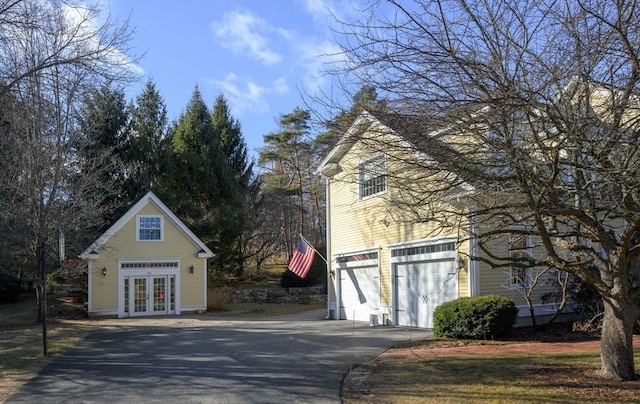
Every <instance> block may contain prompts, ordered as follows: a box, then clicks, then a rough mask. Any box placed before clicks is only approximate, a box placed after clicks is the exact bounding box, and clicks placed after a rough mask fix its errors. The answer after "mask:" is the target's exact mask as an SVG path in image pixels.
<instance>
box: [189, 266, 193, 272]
mask: <svg viewBox="0 0 640 404" xmlns="http://www.w3.org/2000/svg"><path fill="white" fill-rule="evenodd" d="M189 273H193V265H191V266H190V267H189Z"/></svg>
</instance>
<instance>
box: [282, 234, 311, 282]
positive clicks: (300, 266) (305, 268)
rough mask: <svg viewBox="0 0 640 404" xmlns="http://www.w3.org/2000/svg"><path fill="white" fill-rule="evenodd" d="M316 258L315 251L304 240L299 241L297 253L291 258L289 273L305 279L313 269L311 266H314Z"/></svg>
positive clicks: (288, 266)
mask: <svg viewBox="0 0 640 404" xmlns="http://www.w3.org/2000/svg"><path fill="white" fill-rule="evenodd" d="M314 256H315V251H314V249H313V248H311V246H310V245H309V244H307V243H306V242H305V241H304V240H302V239H300V240H298V244H297V245H296V251H295V252H294V253H293V256H292V257H291V260H290V261H289V265H287V268H288V269H289V271H291V272H293V273H294V274H296V275H298V276H299V277H301V278H303V279H304V278H306V276H307V274H308V273H309V270H310V269H311V264H313V257H314Z"/></svg>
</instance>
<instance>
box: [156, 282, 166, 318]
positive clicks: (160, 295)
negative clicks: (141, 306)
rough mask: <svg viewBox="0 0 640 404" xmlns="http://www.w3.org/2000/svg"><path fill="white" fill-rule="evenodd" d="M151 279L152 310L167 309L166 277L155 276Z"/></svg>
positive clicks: (160, 311) (159, 311) (161, 310)
mask: <svg viewBox="0 0 640 404" xmlns="http://www.w3.org/2000/svg"><path fill="white" fill-rule="evenodd" d="M152 279H153V312H154V313H166V311H167V277H166V276H155V277H153V278H152Z"/></svg>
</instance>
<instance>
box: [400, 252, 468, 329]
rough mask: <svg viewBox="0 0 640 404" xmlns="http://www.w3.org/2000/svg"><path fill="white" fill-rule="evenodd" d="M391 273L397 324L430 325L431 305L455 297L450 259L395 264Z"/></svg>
mask: <svg viewBox="0 0 640 404" xmlns="http://www.w3.org/2000/svg"><path fill="white" fill-rule="evenodd" d="M395 276H396V282H395V306H396V324H398V325H404V326H411V327H421V328H431V327H433V311H434V310H435V308H436V307H438V306H439V305H441V304H442V303H444V302H446V301H449V300H453V299H455V298H457V294H458V287H457V285H458V283H457V274H456V270H455V260H453V259H450V260H439V261H426V262H416V263H402V264H397V265H396V267H395Z"/></svg>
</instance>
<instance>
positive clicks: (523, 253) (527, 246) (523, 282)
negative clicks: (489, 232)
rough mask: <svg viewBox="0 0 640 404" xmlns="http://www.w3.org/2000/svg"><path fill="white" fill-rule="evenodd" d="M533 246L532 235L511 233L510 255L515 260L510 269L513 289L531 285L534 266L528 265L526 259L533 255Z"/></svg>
mask: <svg viewBox="0 0 640 404" xmlns="http://www.w3.org/2000/svg"><path fill="white" fill-rule="evenodd" d="M532 247H533V244H532V240H531V236H529V235H527V234H520V233H511V234H510V235H509V257H510V258H511V259H512V260H513V262H514V264H512V266H511V269H510V271H509V278H510V281H509V287H510V288H511V289H518V288H528V287H529V286H531V282H532V280H533V272H532V271H533V268H531V267H529V266H527V265H526V262H525V261H524V259H525V258H527V257H529V256H530V255H531V248H532ZM515 263H517V265H515Z"/></svg>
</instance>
